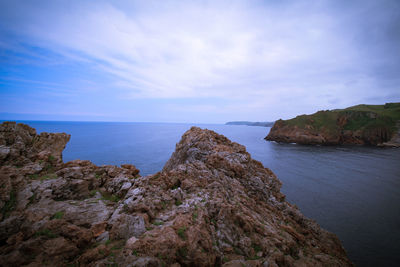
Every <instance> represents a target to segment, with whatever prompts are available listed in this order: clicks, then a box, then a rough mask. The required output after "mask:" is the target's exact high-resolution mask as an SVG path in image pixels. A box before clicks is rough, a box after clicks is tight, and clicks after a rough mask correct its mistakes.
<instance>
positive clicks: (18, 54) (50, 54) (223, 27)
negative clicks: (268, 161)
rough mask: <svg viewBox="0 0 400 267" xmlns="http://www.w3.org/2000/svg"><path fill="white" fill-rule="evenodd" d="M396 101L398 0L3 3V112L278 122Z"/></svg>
mask: <svg viewBox="0 0 400 267" xmlns="http://www.w3.org/2000/svg"><path fill="white" fill-rule="evenodd" d="M386 102H400V1H398V0H375V1H372V0H362V1H356V0H354V1H348V0H346V1H344V0H331V1H328V0H321V1H302V0H296V1H290V0H282V1H272V0H270V1H268V0H265V1H252V0H248V1H234V0H233V1H216V0H215V1H169V0H163V1H151V0H150V1H132V0H126V1H104V0H96V1H88V0H80V1H74V0H66V1H59V0H49V1H46V0H43V1H33V0H32V1H30V0H25V1H20V0H13V1H9V0H0V119H10V120H17V119H18V120H75V121H137V122H189V123H190V122H193V123H224V122H227V121H235V120H249V121H274V120H277V119H279V118H282V119H288V118H292V117H295V116H296V115H300V114H310V113H314V112H316V111H318V110H326V109H336V108H345V107H348V106H352V105H357V104H361V103H366V104H383V103H386Z"/></svg>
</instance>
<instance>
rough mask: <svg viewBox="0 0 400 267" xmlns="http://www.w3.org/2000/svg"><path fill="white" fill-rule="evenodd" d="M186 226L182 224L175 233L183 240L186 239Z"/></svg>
mask: <svg viewBox="0 0 400 267" xmlns="http://www.w3.org/2000/svg"><path fill="white" fill-rule="evenodd" d="M186 229H187V228H186V226H183V227H181V228H179V229H178V230H177V231H176V233H177V234H178V236H179V237H180V238H182V239H183V240H186Z"/></svg>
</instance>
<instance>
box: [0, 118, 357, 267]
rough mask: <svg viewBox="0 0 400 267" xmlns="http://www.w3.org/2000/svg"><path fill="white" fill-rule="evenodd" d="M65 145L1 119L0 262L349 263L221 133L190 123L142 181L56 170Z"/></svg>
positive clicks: (93, 169)
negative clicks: (161, 165)
mask: <svg viewBox="0 0 400 267" xmlns="http://www.w3.org/2000/svg"><path fill="white" fill-rule="evenodd" d="M68 139H69V136H68V135H65V134H41V135H39V136H38V135H36V132H35V130H34V129H32V128H30V127H28V126H26V125H22V124H15V123H3V124H1V126H0V146H2V147H1V149H0V160H1V162H2V166H1V167H0V170H1V171H2V172H1V173H0V178H1V180H0V183H1V185H3V186H2V187H1V188H0V201H1V202H0V205H2V207H5V206H6V205H7V207H8V208H7V214H6V215H5V213H4V214H3V218H1V221H0V244H1V245H0V265H2V266H20V265H30V266H41V265H44V264H50V265H52V266H56V265H58V264H59V263H60V262H63V263H65V265H67V264H79V265H80V266H107V265H110V264H118V266H161V265H168V266H215V265H217V266H218V265H223V264H225V265H224V266H236V265H238V264H240V265H238V266H241V265H243V264H244V265H245V266H351V265H352V264H351V262H350V261H349V260H348V258H347V256H346V253H345V251H344V250H343V248H342V246H341V244H340V241H339V240H338V239H337V237H336V236H335V235H333V234H331V233H328V232H326V231H325V230H323V229H321V228H320V227H319V226H318V225H317V224H316V223H315V222H313V221H311V220H309V219H307V218H305V217H304V216H303V215H302V214H301V213H300V211H299V210H298V209H297V208H296V207H294V206H292V205H291V204H289V203H288V202H286V201H285V197H284V195H283V194H282V193H281V192H280V186H281V182H280V181H279V180H278V179H277V177H276V176H275V175H274V174H273V172H272V171H271V170H269V169H267V168H264V166H263V165H262V164H261V163H260V162H258V161H255V160H253V159H252V158H251V156H250V154H249V153H247V152H246V148H245V147H244V146H241V145H239V144H237V143H233V142H231V141H229V140H228V139H227V138H226V137H224V136H222V135H218V134H217V133H215V132H212V131H208V130H201V129H200V128H196V127H193V128H191V129H190V130H189V131H187V132H186V133H185V134H184V135H183V136H182V140H181V141H180V142H179V143H178V144H177V146H176V150H175V152H174V153H173V155H172V156H171V158H170V159H169V160H168V162H167V163H166V164H165V166H164V168H163V170H162V171H161V172H159V173H156V174H154V175H150V176H146V177H138V176H137V175H138V171H137V169H136V168H135V167H134V166H133V165H128V164H126V165H122V167H121V168H118V167H116V166H101V167H98V166H95V165H94V164H92V163H91V162H89V161H81V160H75V161H71V162H68V163H65V164H63V163H62V162H61V151H62V148H63V147H64V146H65V143H66V142H67V141H68ZM36 142H37V143H36ZM2 151H3V152H4V153H3V152H2ZM2 155H5V156H2ZM39 159H40V160H39ZM16 164H21V165H18V166H19V167H18V168H17V167H16ZM38 166H39V167H40V168H39V167H38ZM133 178H135V179H133ZM11 192H15V194H11ZM10 201H11V202H10ZM108 236H109V237H110V240H109V241H106V240H108ZM103 242H105V243H104V244H103Z"/></svg>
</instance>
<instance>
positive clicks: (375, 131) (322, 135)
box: [265, 103, 400, 146]
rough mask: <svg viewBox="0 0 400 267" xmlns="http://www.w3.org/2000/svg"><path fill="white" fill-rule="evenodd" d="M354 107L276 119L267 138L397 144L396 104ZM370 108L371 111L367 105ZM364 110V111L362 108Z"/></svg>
mask: <svg viewBox="0 0 400 267" xmlns="http://www.w3.org/2000/svg"><path fill="white" fill-rule="evenodd" d="M390 104H391V105H388V104H386V105H382V106H378V105H376V106H366V105H361V106H356V107H351V108H348V109H344V110H332V111H329V110H327V111H318V112H317V113H314V114H312V115H301V116H297V117H296V118H294V119H291V120H278V121H276V122H275V124H274V126H273V127H272V128H271V130H270V132H269V134H268V135H267V137H265V139H266V140H268V141H276V142H282V143H298V144H307V145H342V144H357V145H375V146H376V145H379V146H400V142H399V140H398V138H397V137H396V136H397V135H398V134H397V132H398V131H399V130H400V128H399V124H398V123H397V124H396V119H398V118H400V104H399V103H390ZM364 106H365V107H374V108H371V110H373V111H368V108H360V107H364ZM364 109H365V110H364Z"/></svg>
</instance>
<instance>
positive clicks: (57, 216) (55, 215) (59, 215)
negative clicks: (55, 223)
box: [51, 211, 64, 220]
mask: <svg viewBox="0 0 400 267" xmlns="http://www.w3.org/2000/svg"><path fill="white" fill-rule="evenodd" d="M63 216H64V212H62V211H57V212H56V213H54V214H53V216H51V220H54V219H62V217H63Z"/></svg>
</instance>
